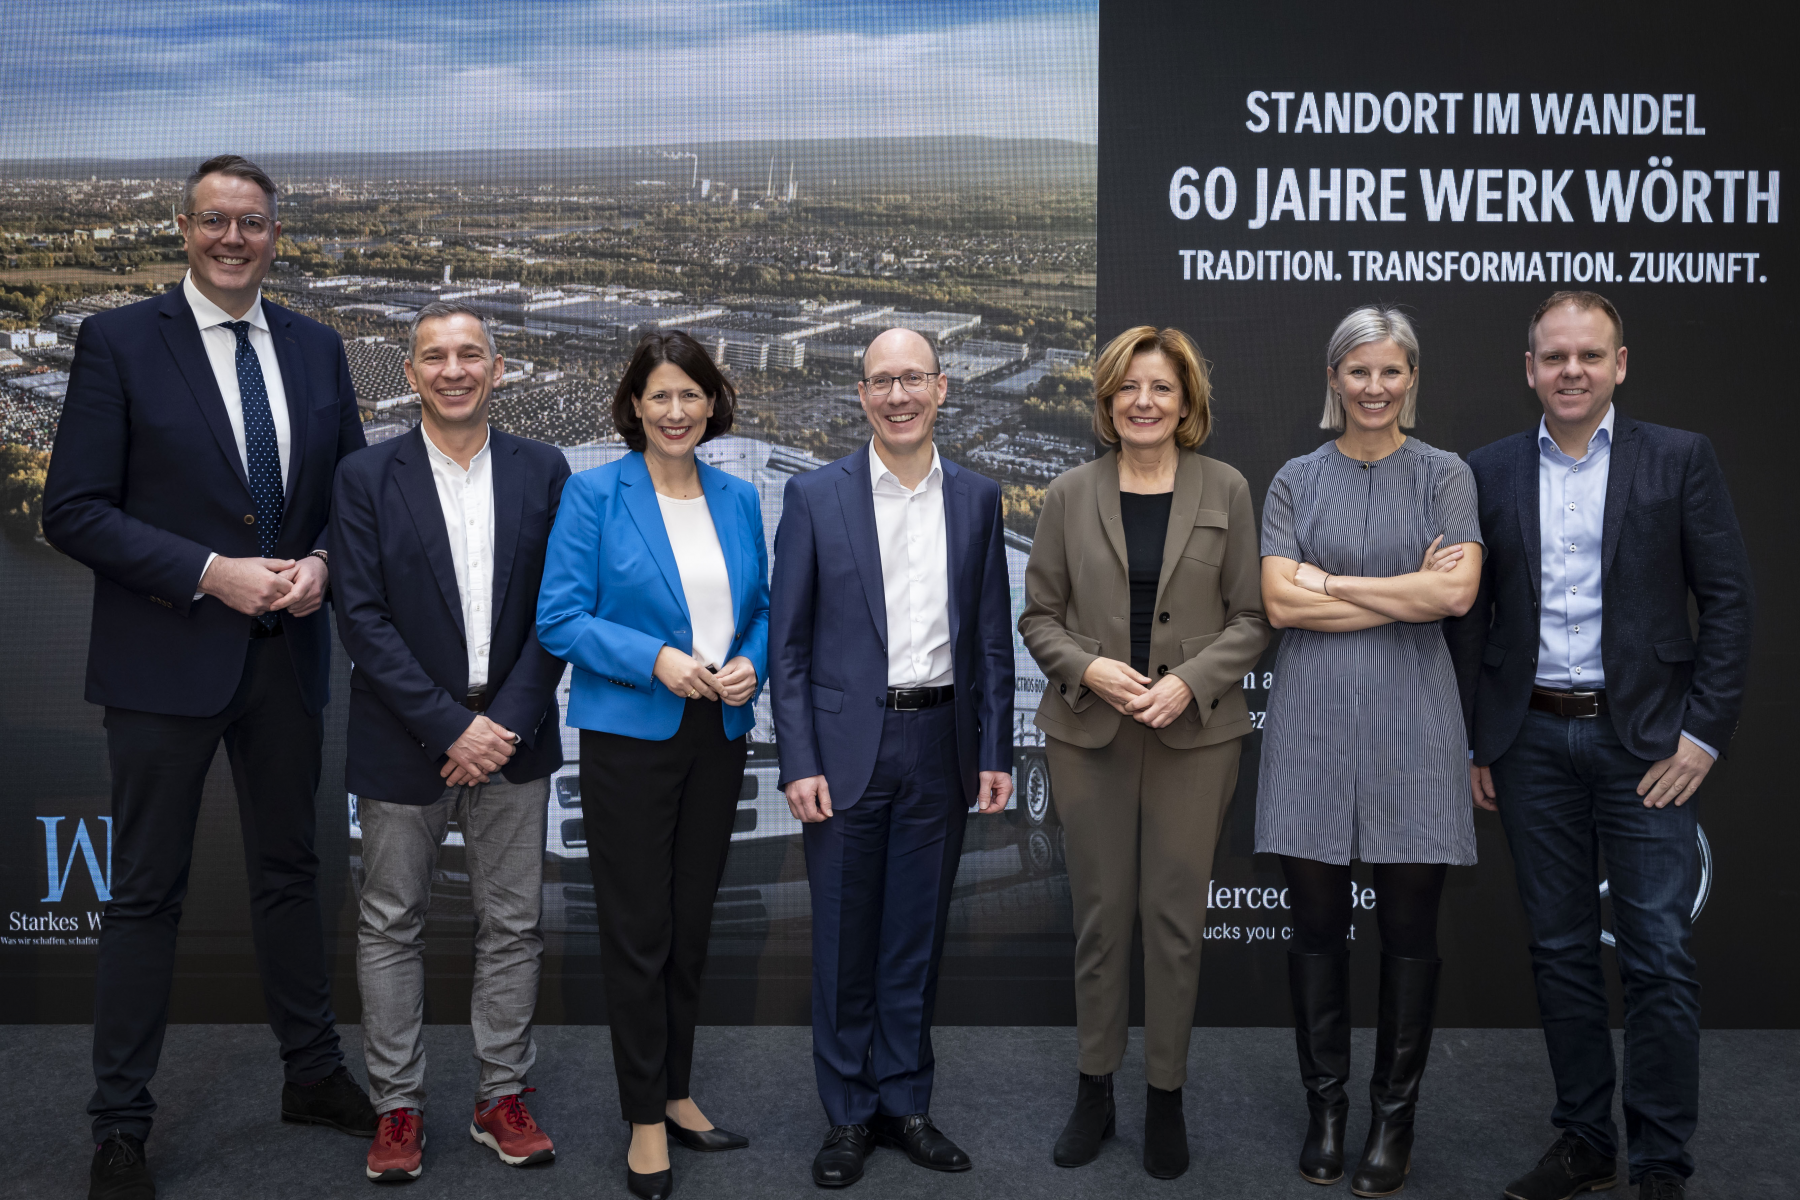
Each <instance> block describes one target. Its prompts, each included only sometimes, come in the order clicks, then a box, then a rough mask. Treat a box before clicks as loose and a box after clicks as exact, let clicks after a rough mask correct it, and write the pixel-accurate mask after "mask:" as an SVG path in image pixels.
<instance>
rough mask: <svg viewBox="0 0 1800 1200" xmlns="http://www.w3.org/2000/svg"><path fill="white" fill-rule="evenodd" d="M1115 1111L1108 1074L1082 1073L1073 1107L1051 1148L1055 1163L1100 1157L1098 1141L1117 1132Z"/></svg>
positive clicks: (1071, 1164)
mask: <svg viewBox="0 0 1800 1200" xmlns="http://www.w3.org/2000/svg"><path fill="white" fill-rule="evenodd" d="M1118 1128H1119V1112H1118V1108H1117V1106H1115V1105H1114V1104H1113V1077H1112V1076H1111V1075H1086V1074H1084V1075H1082V1076H1081V1081H1080V1083H1079V1084H1077V1086H1076V1091H1075V1111H1074V1112H1071V1113H1070V1114H1069V1120H1068V1123H1067V1124H1065V1125H1064V1126H1063V1131H1062V1136H1061V1137H1059V1138H1057V1139H1056V1149H1055V1150H1053V1151H1051V1154H1050V1157H1051V1159H1052V1161H1054V1162H1055V1163H1056V1165H1057V1166H1059V1167H1085V1166H1086V1165H1087V1164H1089V1163H1091V1162H1093V1161H1094V1160H1095V1159H1096V1158H1099V1157H1100V1143H1101V1142H1104V1141H1105V1140H1106V1139H1107V1138H1109V1137H1111V1136H1113V1134H1115V1133H1117V1132H1118Z"/></svg>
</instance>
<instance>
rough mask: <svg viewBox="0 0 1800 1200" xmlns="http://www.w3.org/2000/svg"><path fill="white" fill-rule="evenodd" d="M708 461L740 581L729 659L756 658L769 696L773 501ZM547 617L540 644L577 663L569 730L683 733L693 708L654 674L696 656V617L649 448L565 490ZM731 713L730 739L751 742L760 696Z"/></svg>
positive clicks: (545, 592)
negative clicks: (676, 653)
mask: <svg viewBox="0 0 1800 1200" xmlns="http://www.w3.org/2000/svg"><path fill="white" fill-rule="evenodd" d="M697 465H698V467H699V470H700V489H701V493H702V494H703V495H704V496H705V497H706V509H707V512H709V513H710V514H711V515H712V522H713V529H714V530H715V531H716V532H717V533H718V535H719V549H720V550H721V551H723V552H724V555H725V571H726V574H727V575H728V576H729V577H730V579H731V613H732V618H733V620H734V622H735V624H736V633H735V634H734V635H733V637H732V642H731V652H730V653H729V654H728V655H726V657H727V659H731V658H736V657H738V656H739V655H742V656H743V657H745V658H747V659H749V660H750V663H751V665H752V666H754V667H755V668H756V686H757V691H758V692H760V691H761V690H762V685H763V681H764V680H765V679H766V678H767V677H768V667H769V582H768V581H769V551H768V547H767V545H766V544H765V542H764V540H763V521H762V504H761V503H760V501H759V500H758V499H757V495H756V488H755V487H754V486H752V485H751V484H749V483H747V482H745V481H744V480H742V479H737V478H735V477H733V476H731V475H727V474H726V473H725V472H723V471H721V470H719V469H718V468H717V467H713V466H709V465H708V464H706V463H704V462H702V463H699V464H697ZM537 614H538V615H537V621H538V640H539V641H541V642H542V643H543V645H544V648H545V649H546V650H548V651H549V652H550V653H552V654H554V655H556V656H557V657H559V658H563V659H567V660H568V661H569V662H570V663H571V664H572V665H573V666H574V668H575V679H574V683H573V685H572V686H571V687H570V689H569V724H571V725H573V726H575V727H576V728H578V729H594V730H599V731H600V732H603V733H617V734H623V735H624V736H626V737H634V738H642V739H644V740H645V741H651V742H660V741H665V740H667V739H669V738H672V737H674V736H675V730H676V729H677V728H679V727H680V725H681V714H682V710H683V709H684V707H685V706H686V704H687V701H686V700H685V699H684V698H683V697H681V696H677V695H676V694H675V693H673V692H671V691H669V689H667V688H665V687H664V686H663V685H662V683H661V682H660V681H659V680H658V679H656V677H655V676H654V675H652V674H651V671H652V670H653V669H654V668H655V666H656V656H657V654H658V653H659V652H660V651H661V650H662V648H663V647H664V646H673V647H675V648H676V649H677V650H680V651H681V652H682V653H684V654H692V653H693V652H694V634H693V621H692V620H691V619H690V618H689V616H688V608H687V598H686V595H685V593H683V591H682V590H681V572H680V570H679V569H678V568H677V567H676V565H675V552H674V550H673V549H671V548H670V546H669V534H668V531H667V530H666V529H664V528H663V519H662V509H661V507H660V506H659V505H658V504H657V502H656V488H655V487H654V486H653V485H652V484H651V482H650V470H649V468H648V467H646V466H645V465H644V456H643V454H642V453H641V452H634V453H631V454H627V455H626V456H625V457H624V458H621V459H618V460H617V461H614V462H610V463H607V464H606V465H604V466H599V467H595V468H594V469H593V470H591V471H583V472H582V473H581V474H579V475H576V476H575V477H574V478H572V479H570V480H569V483H568V486H567V487H566V488H564V489H563V499H562V508H561V509H560V510H559V511H558V512H557V514H556V528H555V529H553V530H552V531H551V533H550V553H549V557H548V558H547V559H546V561H545V563H544V586H543V589H542V590H541V591H540V592H539V594H538V609H537ZM719 665H720V666H723V665H724V664H723V663H721V664H719ZM722 707H723V708H724V710H725V711H724V717H725V736H726V737H728V738H740V737H743V736H744V735H745V734H747V733H749V732H750V730H751V728H752V727H753V726H754V725H755V724H756V695H755V693H752V695H751V697H750V699H749V700H748V701H746V702H745V703H743V704H741V705H730V704H727V705H723V706H722Z"/></svg>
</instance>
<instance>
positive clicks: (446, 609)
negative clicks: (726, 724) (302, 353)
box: [331, 429, 569, 804]
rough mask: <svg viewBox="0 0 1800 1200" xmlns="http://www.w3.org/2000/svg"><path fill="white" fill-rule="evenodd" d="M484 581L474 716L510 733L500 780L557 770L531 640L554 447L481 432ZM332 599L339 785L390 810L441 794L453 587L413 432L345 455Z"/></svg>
mask: <svg viewBox="0 0 1800 1200" xmlns="http://www.w3.org/2000/svg"><path fill="white" fill-rule="evenodd" d="M488 438H489V444H488V454H489V456H490V466H491V468H492V471H493V487H494V583H493V603H492V607H491V609H490V619H491V621H492V625H491V627H490V634H489V636H490V638H491V641H490V643H489V649H488V679H487V691H488V695H489V697H490V699H489V701H488V709H487V715H488V717H489V718H490V719H492V720H494V721H497V722H498V723H499V724H501V725H502V726H504V727H505V728H507V729H510V730H512V731H513V732H514V733H516V734H518V735H519V738H520V744H519V748H518V749H517V750H516V751H514V753H513V756H512V759H511V760H510V761H509V762H508V763H507V765H506V767H505V769H504V770H503V771H502V774H504V775H505V776H506V778H507V779H508V780H509V781H511V782H513V783H528V782H530V781H531V780H533V779H542V778H544V777H545V776H546V775H549V774H550V773H551V772H552V771H554V770H556V768H558V767H560V766H562V735H561V733H560V730H561V723H560V721H559V720H558V718H557V710H556V685H557V684H558V683H560V682H561V681H562V673H563V665H562V663H561V662H560V661H559V660H557V659H556V658H554V657H553V656H552V655H551V654H550V653H549V652H548V651H546V650H545V649H544V648H543V647H542V646H541V645H539V644H538V637H537V597H538V581H539V580H540V579H541V578H542V577H543V574H544V547H545V545H546V543H547V542H548V541H549V539H550V525H551V522H553V521H554V520H556V506H557V502H558V500H559V499H560V498H561V496H562V489H563V483H564V481H565V480H567V479H568V478H569V460H568V459H566V458H564V457H563V453H562V451H561V450H558V449H557V448H556V447H555V446H546V445H545V444H544V443H542V442H534V441H531V440H530V439H528V438H522V437H514V436H513V435H511V434H509V433H502V432H501V431H500V430H498V429H490V430H489V431H488ZM331 545H332V553H331V567H332V591H333V595H334V596H335V598H336V601H337V618H338V636H340V637H341V638H343V641H344V649H345V650H347V651H349V654H350V660H351V662H352V663H354V664H355V665H354V668H353V669H352V671H351V673H350V726H349V737H348V742H347V746H346V756H345V760H344V782H345V786H346V787H347V788H348V789H349V790H350V791H352V792H355V793H356V794H357V795H359V796H368V797H371V798H373V799H376V800H386V801H389V802H390V803H395V804H430V803H431V802H433V801H434V800H436V799H438V797H440V796H442V795H443V794H444V780H443V777H442V776H441V775H440V774H439V773H438V772H439V770H440V769H441V768H442V767H443V765H444V755H445V751H447V750H448V749H449V748H450V744H451V743H452V742H454V741H455V740H456V739H457V738H459V737H461V736H462V735H463V732H464V731H465V730H466V729H468V727H469V723H470V722H471V721H473V720H474V718H475V714H474V713H472V712H470V711H469V710H468V709H467V708H464V707H463V705H462V697H464V696H467V695H468V693H469V650H468V642H467V641H466V640H465V631H464V629H463V610H462V593H461V591H460V590H459V589H458V588H457V585H456V562H455V560H454V559H453V558H452V557H451V555H450V538H449V534H448V531H447V530H446V528H445V525H444V510H443V507H442V506H441V505H440V503H439V501H438V493H437V481H436V479H435V478H434V477H433V476H432V472H431V460H430V458H429V457H427V451H426V448H425V435H424V434H423V433H422V432H420V431H419V430H417V429H414V430H413V431H412V432H411V433H409V434H407V435H406V436H405V437H399V438H395V439H393V440H392V441H388V442H383V443H381V444H380V445H378V446H376V447H374V448H373V449H371V450H366V451H364V452H363V453H361V454H356V455H352V456H351V457H350V458H348V459H345V460H344V465H343V466H342V467H341V468H340V469H339V470H338V478H337V494H336V498H335V500H334V502H333V504H332V510H331Z"/></svg>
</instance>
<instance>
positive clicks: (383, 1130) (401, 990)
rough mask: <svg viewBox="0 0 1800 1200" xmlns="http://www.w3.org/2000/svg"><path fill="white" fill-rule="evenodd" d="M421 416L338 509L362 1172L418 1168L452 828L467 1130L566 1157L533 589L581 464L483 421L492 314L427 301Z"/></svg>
mask: <svg viewBox="0 0 1800 1200" xmlns="http://www.w3.org/2000/svg"><path fill="white" fill-rule="evenodd" d="M405 365H406V377H407V382H408V383H410V384H411V385H412V387H413V388H414V390H415V391H416V392H417V393H418V396H419V402H420V408H421V418H422V420H421V424H420V426H419V428H417V429H414V430H413V431H412V432H410V433H408V434H406V435H405V436H403V437H398V438H394V439H393V440H391V441H388V442H383V443H381V444H380V445H378V446H376V447H374V448H373V449H371V450H367V451H364V452H363V453H362V454H359V455H356V456H354V457H352V458H350V459H348V460H346V461H345V463H344V465H343V468H342V469H341V470H340V471H339V472H338V481H337V493H336V498H335V502H334V504H333V506H332V514H331V534H332V545H333V547H334V548H335V549H336V550H337V612H338V631H339V633H340V635H341V636H342V637H343V641H344V648H345V649H346V650H347V651H349V654H350V659H351V661H352V662H353V663H354V664H355V669H354V670H353V671H352V672H351V675H350V724H349V736H348V744H347V746H346V757H345V763H344V775H345V782H346V783H347V784H348V786H349V789H350V791H351V792H352V793H354V794H355V795H356V796H357V806H358V807H357V815H358V818H359V822H360V824H361V827H362V886H361V889H360V897H359V901H360V908H361V921H360V925H359V928H358V931H357V947H356V978H357V983H358V985H359V986H360V988H361V990H362V999H363V1049H364V1056H365V1058H366V1060H367V1062H368V1066H369V1087H370V1091H371V1093H372V1099H373V1101H374V1104H375V1109H376V1111H377V1112H378V1113H379V1114H380V1115H381V1122H380V1126H379V1128H378V1130H377V1132H376V1135H375V1141H374V1144H373V1145H372V1146H371V1147H370V1149H369V1155H368V1162H367V1164H366V1166H365V1173H366V1174H367V1176H368V1177H369V1178H370V1179H373V1180H377V1181H381V1182H402V1181H404V1180H407V1179H414V1178H417V1177H418V1175H419V1173H420V1171H421V1170H422V1168H423V1162H422V1158H421V1151H422V1149H423V1145H424V1132H423V1112H424V1105H425V1094H426V1088H425V1050H424V1046H423V1044H422V1042H421V1041H420V1034H421V1026H422V1025H423V1022H424V1016H425V945H424V932H425V914H426V910H427V909H428V908H429V907H430V904H431V881H432V878H433V876H434V875H435V874H436V871H435V867H436V863H437V857H438V847H439V845H440V844H442V842H443V841H444V836H445V834H446V832H447V831H448V829H449V827H450V824H451V822H452V821H454V822H455V825H456V828H457V830H458V831H459V832H460V833H461V834H462V844H463V861H464V864H465V869H466V870H467V872H468V876H469V896H470V901H471V903H472V904H473V907H474V915H475V980H474V994H473V997H472V1000H471V1003H470V1013H471V1024H472V1026H473V1032H474V1035H475V1058H476V1061H477V1062H478V1063H479V1065H480V1070H479V1075H478V1078H477V1081H476V1091H475V1097H474V1115H473V1116H472V1117H471V1118H470V1122H469V1134H470V1136H471V1137H472V1138H473V1139H474V1140H475V1141H477V1142H479V1143H481V1144H482V1145H485V1146H487V1147H488V1148H490V1149H492V1150H493V1151H494V1152H495V1153H496V1154H498V1155H499V1156H500V1158H501V1160H502V1161H503V1162H505V1163H507V1164H509V1165H511V1166H522V1165H525V1164H528V1163H539V1162H547V1161H549V1160H550V1159H552V1158H553V1157H554V1156H555V1148H554V1147H553V1146H552V1145H551V1142H550V1139H549V1137H547V1136H546V1135H545V1134H544V1133H543V1131H542V1130H540V1129H539V1128H538V1127H537V1123H536V1122H535V1121H534V1120H533V1119H532V1116H531V1113H530V1112H529V1111H528V1110H527V1108H526V1107H525V1104H524V1101H523V1093H524V1092H526V1091H528V1090H530V1089H528V1088H527V1087H526V1086H525V1080H526V1076H527V1074H528V1073H529V1072H530V1070H531V1067H532V1064H533V1063H534V1062H535V1061H536V1059H537V1050H536V1047H535V1046H534V1045H533V1043H532V1039H531V1019H532V1014H533V1012H534V1011H535V1009H536V1006H537V994H538V974H539V969H540V964H541V961H542V958H543V951H544V943H543V937H542V936H541V935H540V933H539V932H538V920H539V916H540V914H541V911H542V908H543V880H544V823H545V819H546V814H545V809H546V806H547V805H548V803H549V796H550V775H551V773H552V772H553V771H555V770H556V768H558V767H559V766H561V765H562V731H561V727H560V722H559V721H558V719H557V709H556V685H557V683H558V682H559V681H560V680H561V679H562V673H563V664H562V663H561V661H559V660H558V659H556V658H555V657H553V656H552V655H551V654H549V653H548V652H547V651H545V649H544V648H543V647H542V646H541V645H539V644H538V639H537V597H538V584H539V581H540V580H541V579H542V577H543V572H544V549H545V544H546V543H547V541H548V540H549V537H550V527H551V524H552V523H553V522H554V521H555V519H556V510H557V505H558V502H559V501H560V499H561V496H562V489H563V483H564V481H565V480H567V479H568V478H569V464H568V460H567V459H566V458H564V457H563V453H562V451H561V450H558V449H557V448H556V447H554V446H547V445H545V444H544V443H542V442H534V441H531V440H529V439H527V438H521V437H514V436H512V435H511V434H508V433H504V432H502V431H500V430H498V429H494V428H492V427H490V426H489V425H488V407H489V401H490V397H491V396H492V393H493V387H494V383H495V381H496V380H498V379H499V377H500V374H501V372H502V371H503V370H504V369H505V367H504V363H503V360H502V359H501V358H500V356H499V353H498V352H497V350H496V347H495V345H494V340H493V337H492V335H491V334H490V333H489V331H488V328H487V325H486V323H485V322H484V321H483V320H482V318H481V315H480V314H479V313H477V312H476V311H475V310H474V309H472V308H469V307H468V306H467V305H464V304H460V303H457V302H456V301H444V300H440V301H436V302H434V303H431V304H427V305H426V306H425V307H424V308H422V309H420V310H419V313H418V316H417V317H416V318H415V319H414V321H413V327H412V335H411V338H410V340H409V343H408V346H407V355H406V364H405Z"/></svg>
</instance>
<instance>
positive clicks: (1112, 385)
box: [1094, 325, 1212, 450]
mask: <svg viewBox="0 0 1800 1200" xmlns="http://www.w3.org/2000/svg"><path fill="white" fill-rule="evenodd" d="M1152 350H1160V351H1162V353H1163V354H1164V355H1165V356H1166V357H1167V358H1168V359H1169V361H1170V362H1172V363H1174V364H1175V370H1176V372H1177V373H1178V374H1179V375H1180V376H1181V398H1182V400H1183V402H1185V403H1186V404H1187V406H1188V411H1187V416H1185V417H1183V418H1181V423H1180V424H1179V425H1177V426H1175V443H1176V444H1177V445H1178V446H1180V447H1181V448H1182V449H1183V450H1195V449H1198V448H1199V447H1200V445H1201V444H1202V443H1203V442H1205V441H1206V439H1207V435H1209V434H1211V433H1212V380H1211V379H1209V378H1208V377H1207V373H1206V360H1205V359H1204V358H1202V357H1200V348H1199V347H1198V346H1196V345H1194V342H1193V339H1192V338H1190V337H1188V335H1187V334H1185V333H1183V332H1181V330H1179V329H1173V328H1171V329H1158V328H1157V327H1156V326H1154V325H1139V326H1136V327H1135V328H1132V329H1127V330H1126V331H1125V332H1124V333H1121V334H1120V335H1119V336H1118V337H1116V338H1114V339H1113V340H1112V341H1110V342H1108V343H1107V344H1106V349H1104V350H1102V351H1101V352H1100V357H1099V359H1098V360H1097V361H1096V362H1095V363H1094V436H1095V437H1097V438H1099V439H1100V441H1101V444H1102V445H1107V446H1116V445H1118V444H1119V431H1118V429H1117V428H1115V427H1114V425H1113V419H1112V400H1113V397H1114V396H1116V395H1118V394H1119V389H1120V388H1121V387H1123V386H1124V385H1125V375H1126V373H1127V372H1128V371H1130V370H1131V360H1132V359H1134V358H1136V357H1137V356H1138V355H1140V354H1147V353H1149V352H1150V351H1152Z"/></svg>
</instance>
